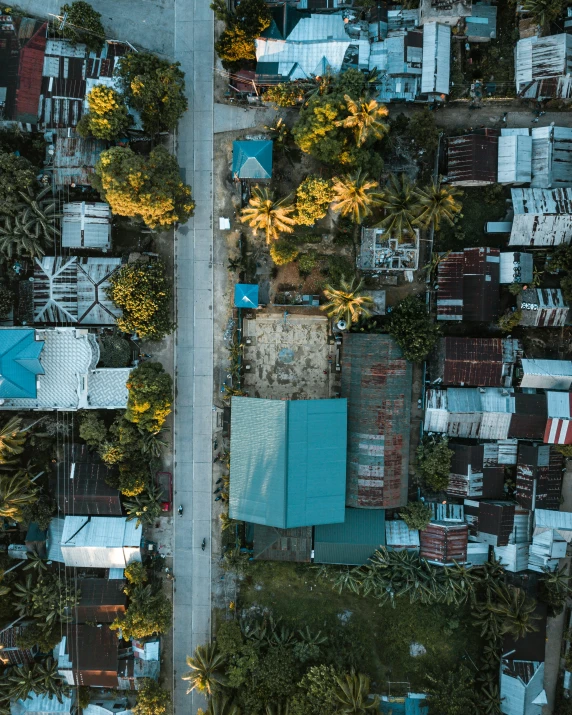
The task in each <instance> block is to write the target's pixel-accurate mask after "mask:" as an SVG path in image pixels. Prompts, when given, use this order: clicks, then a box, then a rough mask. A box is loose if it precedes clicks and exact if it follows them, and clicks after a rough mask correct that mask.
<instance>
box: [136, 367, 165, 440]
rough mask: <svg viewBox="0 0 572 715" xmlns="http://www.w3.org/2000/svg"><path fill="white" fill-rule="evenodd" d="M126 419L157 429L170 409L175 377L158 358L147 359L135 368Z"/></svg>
mask: <svg viewBox="0 0 572 715" xmlns="http://www.w3.org/2000/svg"><path fill="white" fill-rule="evenodd" d="M127 387H128V389H129V397H128V400H127V410H126V411H125V419H126V420H129V421H130V422H133V423H134V424H136V425H137V426H138V427H139V429H140V430H143V431H145V430H146V431H147V432H157V431H159V430H160V429H161V427H162V426H163V424H164V423H165V420H166V419H167V417H168V415H169V414H170V412H171V405H172V403H173V381H172V379H171V376H170V375H168V374H167V373H166V372H165V370H164V369H163V366H162V365H161V363H159V362H144V363H143V364H142V365H140V366H139V367H136V368H135V370H132V372H131V374H130V375H129V381H128V382H127Z"/></svg>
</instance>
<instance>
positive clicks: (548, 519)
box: [533, 509, 572, 543]
mask: <svg viewBox="0 0 572 715" xmlns="http://www.w3.org/2000/svg"><path fill="white" fill-rule="evenodd" d="M550 530H554V531H556V532H558V533H559V534H560V536H561V537H562V538H563V539H564V540H565V541H567V542H568V543H570V542H571V541H572V512H569V511H552V510H549V509H536V510H535V512H534V534H533V535H534V536H537V535H538V534H542V533H543V532H545V531H550Z"/></svg>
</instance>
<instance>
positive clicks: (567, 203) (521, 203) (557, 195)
mask: <svg viewBox="0 0 572 715" xmlns="http://www.w3.org/2000/svg"><path fill="white" fill-rule="evenodd" d="M510 193H511V197H512V206H513V209H514V213H515V214H572V189H535V188H530V189H521V188H517V189H511V192H510Z"/></svg>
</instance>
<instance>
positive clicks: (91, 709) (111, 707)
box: [82, 698, 131, 715]
mask: <svg viewBox="0 0 572 715" xmlns="http://www.w3.org/2000/svg"><path fill="white" fill-rule="evenodd" d="M82 710H83V715H131V710H130V709H129V702H128V700H127V699H126V698H123V699H120V700H96V702H94V703H90V704H89V705H88V706H87V707H86V708H82Z"/></svg>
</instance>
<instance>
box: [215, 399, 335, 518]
mask: <svg viewBox="0 0 572 715" xmlns="http://www.w3.org/2000/svg"><path fill="white" fill-rule="evenodd" d="M346 443H347V401H346V400H291V401H282V400H263V399H257V398H249V397H233V398H232V410H231V448H230V451H231V462H230V492H229V515H230V517H231V518H232V519H237V520H240V521H248V522H252V523H253V524H262V525H265V526H275V527H277V528H280V529H290V528H294V527H301V526H314V525H317V524H334V523H339V522H343V520H344V516H345V505H344V501H345V491H346V456H347V444H346Z"/></svg>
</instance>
